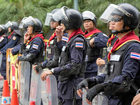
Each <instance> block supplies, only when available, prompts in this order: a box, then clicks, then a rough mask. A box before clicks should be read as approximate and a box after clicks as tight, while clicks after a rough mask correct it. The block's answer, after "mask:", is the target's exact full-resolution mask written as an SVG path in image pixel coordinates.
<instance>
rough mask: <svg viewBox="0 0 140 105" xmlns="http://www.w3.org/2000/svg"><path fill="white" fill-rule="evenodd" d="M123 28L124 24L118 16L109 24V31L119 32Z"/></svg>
mask: <svg viewBox="0 0 140 105" xmlns="http://www.w3.org/2000/svg"><path fill="white" fill-rule="evenodd" d="M123 26H124V22H123V20H122V18H121V17H119V16H114V18H113V19H112V20H111V21H110V22H109V30H116V31H121V30H122V29H123Z"/></svg>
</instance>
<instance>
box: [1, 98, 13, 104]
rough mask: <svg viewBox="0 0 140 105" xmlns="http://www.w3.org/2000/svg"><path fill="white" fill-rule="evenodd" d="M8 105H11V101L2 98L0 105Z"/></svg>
mask: <svg viewBox="0 0 140 105" xmlns="http://www.w3.org/2000/svg"><path fill="white" fill-rule="evenodd" d="M6 104H7V105H10V104H11V99H10V97H2V103H1V105H6Z"/></svg>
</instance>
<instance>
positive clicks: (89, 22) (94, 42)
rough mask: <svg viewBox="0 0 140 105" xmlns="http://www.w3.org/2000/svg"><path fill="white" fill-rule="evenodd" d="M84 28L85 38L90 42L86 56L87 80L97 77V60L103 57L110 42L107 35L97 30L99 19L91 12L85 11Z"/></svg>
mask: <svg viewBox="0 0 140 105" xmlns="http://www.w3.org/2000/svg"><path fill="white" fill-rule="evenodd" d="M82 16H83V21H84V22H83V26H84V29H85V35H84V36H85V38H86V40H87V42H88V49H87V54H86V62H87V63H86V72H85V78H87V77H92V76H96V75H97V69H98V68H97V65H96V59H97V58H99V57H100V58H101V57H102V51H103V47H106V43H107V40H108V37H107V35H105V34H104V33H102V32H101V31H100V30H98V29H97V28H96V25H97V19H96V16H95V14H94V13H92V12H91V11H84V12H83V13H82Z"/></svg>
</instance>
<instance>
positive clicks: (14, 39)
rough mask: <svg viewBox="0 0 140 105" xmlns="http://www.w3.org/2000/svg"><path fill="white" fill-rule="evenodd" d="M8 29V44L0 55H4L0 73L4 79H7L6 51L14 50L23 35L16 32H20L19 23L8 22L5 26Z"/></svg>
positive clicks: (0, 50)
mask: <svg viewBox="0 0 140 105" xmlns="http://www.w3.org/2000/svg"><path fill="white" fill-rule="evenodd" d="M5 26H6V27H7V28H8V32H9V33H10V35H9V36H8V43H7V44H6V45H5V46H4V47H3V48H2V49H0V53H2V55H3V57H2V65H1V68H0V70H1V71H0V72H1V74H2V76H3V77H4V79H6V50H7V49H8V48H12V47H14V46H16V45H17V44H18V43H19V42H20V38H21V35H19V34H18V33H16V32H15V30H18V23H17V22H10V21H9V22H8V23H6V25H5Z"/></svg>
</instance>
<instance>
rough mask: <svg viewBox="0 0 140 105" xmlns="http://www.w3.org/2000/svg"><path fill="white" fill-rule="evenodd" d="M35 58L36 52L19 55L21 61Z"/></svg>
mask: <svg viewBox="0 0 140 105" xmlns="http://www.w3.org/2000/svg"><path fill="white" fill-rule="evenodd" d="M34 58H35V54H33V53H29V54H27V55H25V56H24V55H22V56H19V57H18V60H19V61H32V60H33V59H34Z"/></svg>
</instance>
